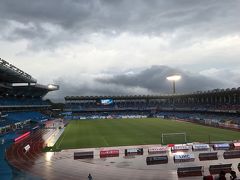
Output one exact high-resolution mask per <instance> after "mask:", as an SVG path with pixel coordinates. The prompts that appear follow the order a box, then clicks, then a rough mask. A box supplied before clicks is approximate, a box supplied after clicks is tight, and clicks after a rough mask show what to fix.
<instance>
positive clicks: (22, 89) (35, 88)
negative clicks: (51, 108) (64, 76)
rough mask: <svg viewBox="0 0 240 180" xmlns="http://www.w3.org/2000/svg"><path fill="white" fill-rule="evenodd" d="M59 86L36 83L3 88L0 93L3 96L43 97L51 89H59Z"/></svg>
mask: <svg viewBox="0 0 240 180" xmlns="http://www.w3.org/2000/svg"><path fill="white" fill-rule="evenodd" d="M58 89H59V87H58V86H56V87H55V88H52V87H49V86H44V85H40V84H34V85H29V86H11V88H1V87H0V95H2V96H17V97H19V96H20V97H23V96H25V97H43V96H45V95H46V94H47V93H48V92H49V91H55V90H58Z"/></svg>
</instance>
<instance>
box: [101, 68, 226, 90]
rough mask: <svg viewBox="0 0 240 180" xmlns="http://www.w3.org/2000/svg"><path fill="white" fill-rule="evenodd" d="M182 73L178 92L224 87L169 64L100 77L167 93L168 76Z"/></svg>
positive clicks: (106, 80)
mask: <svg viewBox="0 0 240 180" xmlns="http://www.w3.org/2000/svg"><path fill="white" fill-rule="evenodd" d="M174 74H180V75H181V76H182V79H181V80H180V81H179V82H177V84H176V85H177V89H178V92H193V91H198V90H209V89H213V88H218V87H222V86H223V84H222V83H221V82H220V81H218V80H215V79H211V78H209V77H205V76H203V75H199V74H197V73H196V74H193V73H189V72H185V71H181V70H179V69H175V68H170V67H168V66H152V67H151V68H148V69H145V70H143V71H141V72H139V73H137V74H133V75H116V76H113V77H112V78H105V79H102V78H99V79H97V80H98V81H99V82H101V83H103V84H116V85H122V86H125V87H141V88H145V89H147V90H149V91H150V92H152V93H157V92H159V93H167V92H169V90H170V88H171V83H170V82H168V81H167V80H166V77H167V76H171V75H174Z"/></svg>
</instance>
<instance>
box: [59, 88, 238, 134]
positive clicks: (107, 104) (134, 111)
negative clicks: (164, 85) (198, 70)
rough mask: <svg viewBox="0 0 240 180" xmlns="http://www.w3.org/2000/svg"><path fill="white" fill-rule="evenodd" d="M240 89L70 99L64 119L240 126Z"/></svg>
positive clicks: (67, 100) (68, 99) (66, 102)
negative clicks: (158, 120) (150, 119)
mask: <svg viewBox="0 0 240 180" xmlns="http://www.w3.org/2000/svg"><path fill="white" fill-rule="evenodd" d="M239 113H240V88H232V89H214V90H212V91H205V92H200V91H198V92H194V93H189V94H167V95H159V96H153V95H143V96H140V95H139V96H136V95H135V96H67V97H65V109H64V113H63V114H64V116H65V119H96V118H131V117H132V118H142V117H161V118H174V119H181V120H187V121H192V122H195V123H201V124H206V125H212V126H219V127H226V128H233V129H238V128H239V127H240V118H239Z"/></svg>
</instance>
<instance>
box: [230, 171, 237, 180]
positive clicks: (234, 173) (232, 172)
mask: <svg viewBox="0 0 240 180" xmlns="http://www.w3.org/2000/svg"><path fill="white" fill-rule="evenodd" d="M230 174H231V176H230V179H231V180H233V179H235V180H236V179H237V175H236V172H235V171H231V172H230Z"/></svg>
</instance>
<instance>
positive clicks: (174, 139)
mask: <svg viewBox="0 0 240 180" xmlns="http://www.w3.org/2000/svg"><path fill="white" fill-rule="evenodd" d="M184 143H187V133H186V132H181V133H162V144H184Z"/></svg>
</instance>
